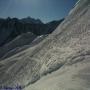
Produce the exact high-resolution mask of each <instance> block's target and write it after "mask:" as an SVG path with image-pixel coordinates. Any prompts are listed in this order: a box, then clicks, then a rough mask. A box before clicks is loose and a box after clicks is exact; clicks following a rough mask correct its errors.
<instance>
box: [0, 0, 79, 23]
mask: <svg viewBox="0 0 90 90" xmlns="http://www.w3.org/2000/svg"><path fill="white" fill-rule="evenodd" d="M76 1H77V0H0V17H4V18H6V17H17V18H24V17H27V16H31V17H32V18H36V19H37V18H39V19H41V20H42V21H43V22H49V21H52V20H58V19H61V18H63V17H65V16H66V15H67V14H68V12H69V11H70V9H71V8H73V5H74V4H75V3H76Z"/></svg>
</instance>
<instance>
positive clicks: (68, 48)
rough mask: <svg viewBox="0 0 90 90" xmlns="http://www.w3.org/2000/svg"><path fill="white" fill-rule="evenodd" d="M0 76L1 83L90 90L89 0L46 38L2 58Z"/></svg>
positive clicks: (29, 89) (37, 89) (39, 89)
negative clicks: (6, 57)
mask: <svg viewBox="0 0 90 90" xmlns="http://www.w3.org/2000/svg"><path fill="white" fill-rule="evenodd" d="M56 70H57V71H56ZM0 78H1V79H0V86H10V87H15V86H16V85H17V84H18V85H20V86H21V87H22V88H23V89H25V90H90V0H80V1H79V2H78V3H77V4H76V6H75V7H74V8H73V9H72V11H71V12H70V13H69V15H68V16H67V17H66V19H65V20H64V21H63V22H62V24H60V25H59V26H58V27H57V29H56V30H55V31H54V32H53V33H52V34H50V35H49V36H48V37H47V38H46V39H45V40H43V41H42V42H40V43H39V44H37V45H35V46H34V47H32V48H28V49H26V50H24V51H22V52H20V53H17V54H16V55H14V56H12V57H10V58H8V59H5V60H3V61H1V62H0ZM39 79H40V80H39ZM36 81H37V82H36Z"/></svg>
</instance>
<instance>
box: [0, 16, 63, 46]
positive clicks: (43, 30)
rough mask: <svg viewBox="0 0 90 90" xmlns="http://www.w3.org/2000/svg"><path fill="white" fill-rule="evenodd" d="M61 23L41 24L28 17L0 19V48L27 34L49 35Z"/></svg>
mask: <svg viewBox="0 0 90 90" xmlns="http://www.w3.org/2000/svg"><path fill="white" fill-rule="evenodd" d="M61 22H62V20H60V21H55V22H54V23H53V24H51V22H50V23H48V24H43V23H42V21H41V20H39V19H33V18H30V17H28V18H23V19H18V18H10V17H8V18H7V19H0V46H3V45H4V44H6V43H8V42H10V41H11V40H13V39H14V38H16V37H17V36H18V35H20V34H23V33H27V32H32V33H33V34H35V35H37V36H38V35H46V34H50V33H51V32H52V31H54V29H55V28H56V27H57V26H58V25H59V24H60V23H61ZM49 24H50V25H49Z"/></svg>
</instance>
